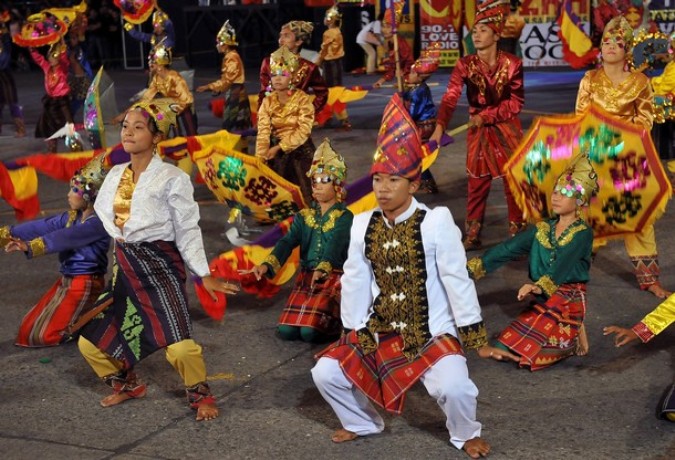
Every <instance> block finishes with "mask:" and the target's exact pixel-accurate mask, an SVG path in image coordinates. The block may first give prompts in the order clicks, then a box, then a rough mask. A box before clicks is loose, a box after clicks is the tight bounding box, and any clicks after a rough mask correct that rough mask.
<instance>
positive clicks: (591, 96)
mask: <svg viewBox="0 0 675 460" xmlns="http://www.w3.org/2000/svg"><path fill="white" fill-rule="evenodd" d="M591 103H593V104H596V105H598V106H600V107H601V108H603V109H604V110H606V111H607V112H609V113H611V114H612V115H614V116H616V117H618V118H621V119H622V120H626V121H629V122H631V123H635V124H639V125H642V126H644V127H645V128H646V129H651V128H652V124H653V122H654V102H653V95H652V88H651V86H650V84H649V78H647V76H645V75H644V74H643V73H632V74H630V75H629V76H628V78H626V79H625V80H624V81H623V82H621V83H619V84H618V85H616V86H614V84H613V83H612V81H611V80H610V79H609V77H608V76H607V74H606V73H605V71H604V69H602V68H601V69H596V70H589V71H588V72H586V75H584V78H583V79H582V80H581V83H579V93H578V94H577V104H576V112H577V113H581V112H584V111H585V110H587V109H588V107H589V106H590V105H591Z"/></svg>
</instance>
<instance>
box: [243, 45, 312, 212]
mask: <svg viewBox="0 0 675 460" xmlns="http://www.w3.org/2000/svg"><path fill="white" fill-rule="evenodd" d="M298 64H299V61H298V56H297V55H296V54H293V53H292V52H291V51H289V50H288V48H286V47H284V46H282V47H281V48H279V49H278V50H276V51H275V52H274V53H272V55H271V56H270V71H271V74H272V81H271V84H270V87H268V92H267V93H266V96H265V99H264V100H263V102H262V104H261V105H260V109H259V110H258V137H257V138H256V148H255V154H256V156H257V157H259V158H262V159H263V160H266V161H268V162H269V166H270V167H271V168H272V169H273V170H274V171H275V172H276V173H277V174H279V175H280V176H282V177H283V178H284V179H286V180H288V181H290V182H293V183H294V184H296V185H298V186H299V187H300V190H301V192H302V196H303V198H304V199H305V202H306V203H310V202H311V201H312V185H311V182H310V180H309V177H307V174H306V173H307V171H308V170H309V168H310V166H311V164H312V155H313V153H314V144H313V143H312V138H311V134H312V124H313V122H314V106H313V105H312V100H311V99H310V97H309V95H307V93H305V92H304V91H302V90H300V89H296V88H294V87H293V86H291V80H292V78H293V74H294V73H295V72H296V71H297V70H298Z"/></svg>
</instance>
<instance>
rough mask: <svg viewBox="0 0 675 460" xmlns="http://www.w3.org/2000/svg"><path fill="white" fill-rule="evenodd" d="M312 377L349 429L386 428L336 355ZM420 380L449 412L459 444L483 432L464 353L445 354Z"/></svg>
mask: <svg viewBox="0 0 675 460" xmlns="http://www.w3.org/2000/svg"><path fill="white" fill-rule="evenodd" d="M312 378H313V379H314V384H315V385H316V386H317V388H318V389H319V392H320V393H321V396H323V398H324V399H325V400H326V401H327V402H328V404H330V406H331V407H332V408H333V411H335V414H336V415H337V416H338V418H339V419H340V423H341V424H342V427H343V428H344V429H345V430H348V431H352V432H354V433H356V434H358V435H359V436H366V435H369V434H376V433H380V432H382V430H383V429H384V421H383V420H382V417H380V415H379V414H378V413H377V411H376V410H375V408H374V407H373V405H372V404H371V402H370V401H369V400H368V398H367V397H366V395H365V394H363V393H362V392H361V391H360V390H359V389H358V388H356V387H355V386H354V384H353V383H352V382H351V381H350V380H349V379H348V378H347V377H346V376H345V374H344V372H343V371H342V368H341V367H340V363H339V362H338V361H337V360H336V359H333V358H327V357H323V358H320V359H319V361H318V362H317V363H316V365H315V366H314V368H313V369H312ZM420 380H421V381H422V383H423V384H424V386H425V387H426V389H427V391H428V392H429V395H430V396H432V397H434V398H435V399H436V402H437V403H438V405H439V406H440V408H441V410H442V411H443V413H445V417H446V423H445V426H446V427H447V428H448V431H449V433H450V442H451V443H452V444H453V445H454V446H455V447H457V448H458V449H461V448H462V447H463V446H464V443H465V442H466V441H468V440H470V439H473V438H476V437H478V436H480V433H481V424H480V423H479V422H478V421H476V404H477V403H476V398H477V397H478V388H476V385H474V383H473V382H472V381H471V379H470V378H469V370H468V368H467V367H466V358H464V356H461V355H448V356H444V357H443V358H441V359H440V360H438V361H437V362H436V364H434V365H433V366H431V368H429V370H427V372H425V374H424V375H423V376H422V377H421V378H420Z"/></svg>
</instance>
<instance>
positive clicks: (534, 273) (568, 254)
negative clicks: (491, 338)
mask: <svg viewBox="0 0 675 460" xmlns="http://www.w3.org/2000/svg"><path fill="white" fill-rule="evenodd" d="M595 190H597V176H596V174H595V171H594V170H593V167H592V166H591V164H590V162H589V161H588V159H587V158H586V157H585V156H579V157H577V158H576V159H575V160H574V161H573V162H572V163H571V164H570V166H569V167H568V168H567V170H566V171H565V172H564V173H563V174H562V175H561V176H560V177H559V178H558V180H557V182H556V185H555V188H554V189H553V195H552V197H551V205H552V209H553V211H554V212H555V213H556V214H557V218H555V219H552V220H549V221H542V222H539V223H538V224H537V225H536V226H530V227H528V228H527V229H526V230H525V231H523V232H521V233H517V234H516V235H515V236H514V237H513V238H511V239H509V240H506V241H505V242H503V243H501V244H500V245H498V246H495V247H493V248H491V249H490V250H488V251H487V252H485V254H483V256H482V257H480V258H478V257H476V258H473V259H471V260H469V261H468V262H467V267H468V268H469V273H470V275H471V276H472V277H473V278H474V279H475V280H478V279H480V278H482V277H483V276H484V275H485V274H486V273H490V272H492V271H494V270H496V269H497V268H499V267H501V266H502V265H504V264H505V263H507V262H509V261H511V260H514V259H517V258H519V257H522V256H523V255H526V254H529V267H530V279H532V280H533V281H534V282H533V283H525V284H523V286H521V288H520V289H519V290H518V300H523V299H525V298H526V297H528V296H529V295H533V296H534V299H535V301H534V302H533V303H532V305H531V307H530V308H529V309H528V310H526V311H525V312H523V313H521V314H520V316H518V318H517V319H516V320H515V321H514V322H512V323H511V324H510V325H509V326H508V327H507V328H506V329H504V331H502V333H501V334H500V336H499V339H498V342H497V347H501V348H503V349H508V350H509V351H511V352H513V353H515V354H517V355H519V356H520V366H529V367H530V370H533V371H535V370H538V369H543V368H545V367H548V366H550V365H551V364H553V363H556V362H558V361H560V360H562V359H565V358H567V357H569V356H571V355H573V354H574V353H575V352H576V354H578V355H585V354H586V353H587V352H588V342H587V340H586V336H585V332H584V330H583V321H584V316H585V314H586V283H587V282H588V279H589V278H588V270H589V269H590V266H591V248H592V245H593V230H592V229H591V227H590V226H589V225H588V224H587V223H586V222H585V221H584V219H583V218H582V217H581V209H582V207H583V206H586V205H588V202H589V200H590V198H591V195H592V194H593V192H594V191H595Z"/></svg>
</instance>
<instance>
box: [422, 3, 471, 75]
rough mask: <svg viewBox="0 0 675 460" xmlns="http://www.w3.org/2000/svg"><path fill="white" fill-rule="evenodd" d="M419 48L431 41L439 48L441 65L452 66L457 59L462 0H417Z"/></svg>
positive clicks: (423, 47) (426, 45)
mask: <svg viewBox="0 0 675 460" xmlns="http://www.w3.org/2000/svg"><path fill="white" fill-rule="evenodd" d="M419 3H420V48H421V49H422V50H425V49H426V48H428V47H429V44H431V43H438V44H439V45H440V48H441V61H440V66H441V67H454V65H455V63H456V62H457V60H458V59H459V47H460V43H461V40H462V37H461V36H460V35H459V33H457V31H458V30H460V27H461V24H462V3H463V1H462V0H419Z"/></svg>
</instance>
